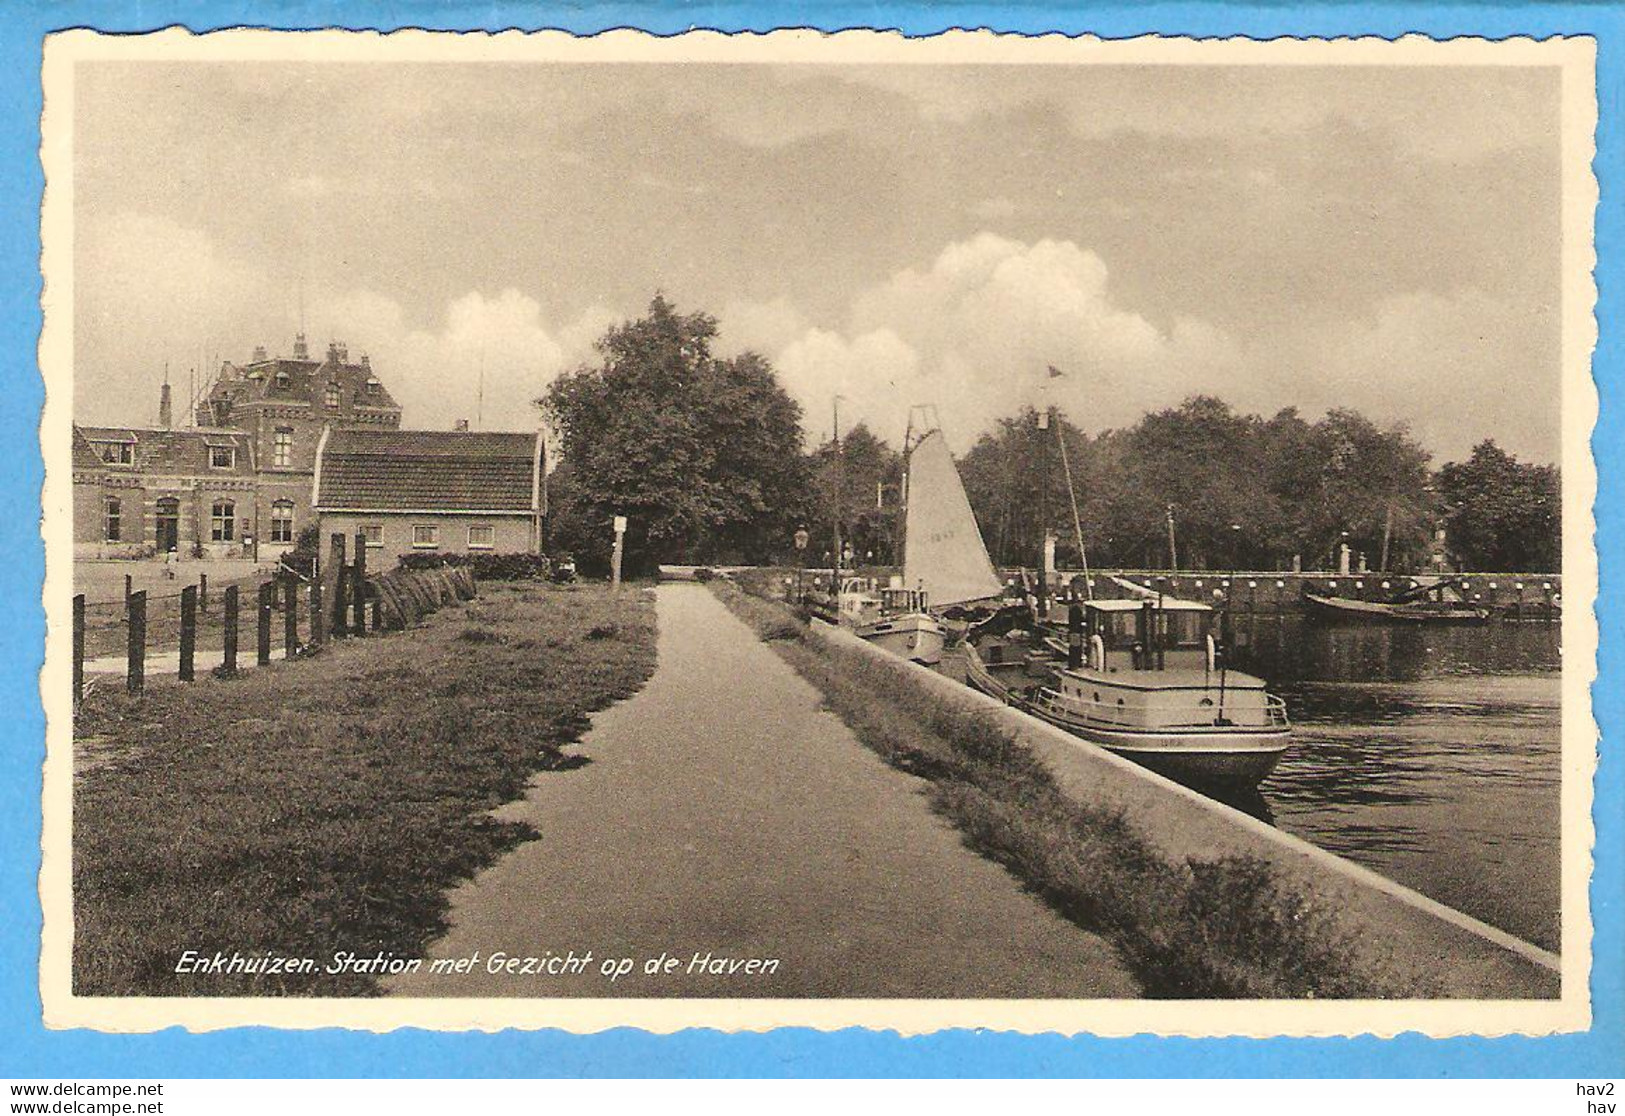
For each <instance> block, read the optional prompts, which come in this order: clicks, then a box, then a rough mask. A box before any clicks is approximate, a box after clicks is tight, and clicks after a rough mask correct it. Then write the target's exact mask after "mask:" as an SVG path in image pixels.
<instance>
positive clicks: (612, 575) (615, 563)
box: [609, 515, 626, 593]
mask: <svg viewBox="0 0 1625 1116" xmlns="http://www.w3.org/2000/svg"><path fill="white" fill-rule="evenodd" d="M625 545H626V516H624V515H617V516H616V517H615V553H614V554H613V555H612V556H611V557H610V564H609V589H610V592H612V593H613V592H615V591H616V590H617V589H619V588H620V587H621V554H622V553H623V551H624V549H625Z"/></svg>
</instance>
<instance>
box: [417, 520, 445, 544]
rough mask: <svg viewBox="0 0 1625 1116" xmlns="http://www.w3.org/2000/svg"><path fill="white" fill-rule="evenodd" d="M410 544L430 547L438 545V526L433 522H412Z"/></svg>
mask: <svg viewBox="0 0 1625 1116" xmlns="http://www.w3.org/2000/svg"><path fill="white" fill-rule="evenodd" d="M412 545H413V546H417V547H429V548H431V549H432V548H434V547H437V546H439V545H440V528H439V527H436V526H435V525H434V524H433V523H414V524H413V525H412Z"/></svg>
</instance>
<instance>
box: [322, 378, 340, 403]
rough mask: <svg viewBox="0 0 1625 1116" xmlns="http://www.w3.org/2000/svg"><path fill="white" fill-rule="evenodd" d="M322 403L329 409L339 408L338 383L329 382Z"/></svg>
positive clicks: (334, 381)
mask: <svg viewBox="0 0 1625 1116" xmlns="http://www.w3.org/2000/svg"><path fill="white" fill-rule="evenodd" d="M322 402H323V403H325V404H326V405H327V406H329V407H337V406H338V405H339V385H338V381H336V380H329V381H328V382H327V390H326V391H325V392H324V393H323V394H322Z"/></svg>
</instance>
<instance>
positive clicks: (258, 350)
mask: <svg viewBox="0 0 1625 1116" xmlns="http://www.w3.org/2000/svg"><path fill="white" fill-rule="evenodd" d="M264 359H265V346H264V345H255V346H254V363H255V364H258V363H260V361H262V360H264Z"/></svg>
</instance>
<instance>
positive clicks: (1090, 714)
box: [1030, 686, 1292, 729]
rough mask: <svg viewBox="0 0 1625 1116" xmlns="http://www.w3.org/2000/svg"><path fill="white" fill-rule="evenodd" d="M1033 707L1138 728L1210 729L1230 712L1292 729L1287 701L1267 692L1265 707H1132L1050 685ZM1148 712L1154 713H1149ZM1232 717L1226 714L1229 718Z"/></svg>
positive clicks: (1257, 723) (1249, 722) (1252, 723)
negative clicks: (1063, 691) (1056, 688)
mask: <svg viewBox="0 0 1625 1116" xmlns="http://www.w3.org/2000/svg"><path fill="white" fill-rule="evenodd" d="M1030 700H1031V702H1032V704H1033V706H1034V707H1036V708H1037V709H1039V710H1041V711H1043V712H1045V713H1048V714H1050V715H1052V716H1056V717H1060V718H1062V719H1068V718H1072V719H1082V720H1085V721H1093V722H1096V723H1098V724H1103V725H1124V726H1132V727H1135V728H1206V727H1211V726H1213V725H1218V724H1222V723H1224V722H1223V721H1221V720H1220V718H1221V717H1223V716H1224V715H1225V714H1226V712H1229V713H1232V714H1236V713H1239V714H1243V715H1244V716H1245V717H1246V720H1245V721H1244V722H1241V723H1243V724H1245V725H1246V726H1247V727H1249V728H1272V729H1273V728H1290V727H1291V724H1292V722H1291V721H1290V720H1289V719H1288V718H1287V710H1286V701H1285V699H1283V698H1279V697H1277V696H1275V695H1274V694H1265V695H1264V705H1263V707H1262V708H1260V707H1258V706H1254V705H1248V706H1246V707H1244V708H1236V707H1231V708H1230V709H1229V710H1226V709H1224V708H1221V707H1220V706H1219V705H1217V704H1214V705H1212V706H1195V707H1193V706H1192V705H1190V704H1189V703H1188V702H1176V701H1169V700H1161V701H1158V700H1155V699H1152V700H1148V701H1138V702H1135V703H1134V704H1133V705H1132V706H1129V705H1118V704H1116V703H1114V702H1107V701H1096V700H1091V699H1089V698H1084V697H1079V696H1077V695H1074V694H1062V693H1060V692H1058V691H1056V690H1053V689H1050V688H1049V687H1047V686H1043V687H1039V688H1038V689H1037V690H1036V692H1035V693H1034V694H1033V696H1032V698H1031V699H1030ZM1147 714H1150V716H1148V715H1147ZM1229 719H1230V718H1228V717H1226V718H1225V720H1226V721H1228V720H1229Z"/></svg>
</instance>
